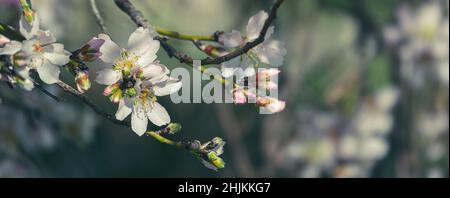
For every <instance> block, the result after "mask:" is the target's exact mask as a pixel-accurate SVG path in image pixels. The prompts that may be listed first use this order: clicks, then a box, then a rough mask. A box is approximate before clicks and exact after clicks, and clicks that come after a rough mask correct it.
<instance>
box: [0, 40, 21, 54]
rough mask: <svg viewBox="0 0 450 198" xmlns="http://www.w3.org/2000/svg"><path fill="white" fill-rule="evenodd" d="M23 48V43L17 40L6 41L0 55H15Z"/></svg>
mask: <svg viewBox="0 0 450 198" xmlns="http://www.w3.org/2000/svg"><path fill="white" fill-rule="evenodd" d="M21 48H22V43H20V42H17V41H11V42H9V43H6V44H5V46H4V47H3V48H0V55H13V54H15V53H17V52H18V51H20V49H21Z"/></svg>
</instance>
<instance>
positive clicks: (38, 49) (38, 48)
mask: <svg viewBox="0 0 450 198" xmlns="http://www.w3.org/2000/svg"><path fill="white" fill-rule="evenodd" d="M33 47H34V51H35V52H39V53H42V52H44V48H43V47H42V45H41V43H40V42H39V41H36V43H35V44H34V45H33Z"/></svg>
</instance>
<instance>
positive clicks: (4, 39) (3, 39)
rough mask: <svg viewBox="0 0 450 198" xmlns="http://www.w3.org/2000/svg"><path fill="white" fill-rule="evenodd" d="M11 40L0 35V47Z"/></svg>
mask: <svg viewBox="0 0 450 198" xmlns="http://www.w3.org/2000/svg"><path fill="white" fill-rule="evenodd" d="M10 41H11V40H9V39H8V38H7V37H6V36H3V35H1V34H0V45H4V44H6V43H9V42H10Z"/></svg>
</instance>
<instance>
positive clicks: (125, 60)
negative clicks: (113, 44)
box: [114, 50, 139, 73]
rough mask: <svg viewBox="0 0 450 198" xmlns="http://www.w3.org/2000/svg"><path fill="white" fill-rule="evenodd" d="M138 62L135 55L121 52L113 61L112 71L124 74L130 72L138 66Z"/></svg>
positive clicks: (137, 57) (124, 51)
mask: <svg viewBox="0 0 450 198" xmlns="http://www.w3.org/2000/svg"><path fill="white" fill-rule="evenodd" d="M138 60H139V56H137V55H136V54H134V53H132V52H129V51H127V50H122V52H121V53H120V57H119V58H118V59H116V60H115V61H114V69H115V70H119V71H123V72H125V73H127V72H130V71H131V70H132V69H133V68H134V67H137V66H138V64H137V61H138Z"/></svg>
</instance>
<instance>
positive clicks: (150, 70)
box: [142, 63, 168, 79]
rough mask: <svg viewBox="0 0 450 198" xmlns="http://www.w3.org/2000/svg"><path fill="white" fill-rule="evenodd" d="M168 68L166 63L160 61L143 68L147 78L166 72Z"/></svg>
mask: <svg viewBox="0 0 450 198" xmlns="http://www.w3.org/2000/svg"><path fill="white" fill-rule="evenodd" d="M167 70H168V69H167V67H166V66H165V65H163V64H159V63H153V64H150V65H147V66H145V67H143V68H142V71H143V76H144V78H145V79H151V78H154V77H157V76H159V75H161V74H165V73H166V71H167Z"/></svg>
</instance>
